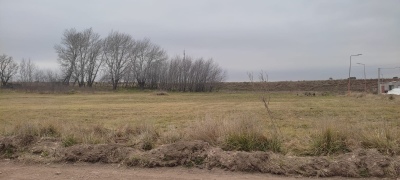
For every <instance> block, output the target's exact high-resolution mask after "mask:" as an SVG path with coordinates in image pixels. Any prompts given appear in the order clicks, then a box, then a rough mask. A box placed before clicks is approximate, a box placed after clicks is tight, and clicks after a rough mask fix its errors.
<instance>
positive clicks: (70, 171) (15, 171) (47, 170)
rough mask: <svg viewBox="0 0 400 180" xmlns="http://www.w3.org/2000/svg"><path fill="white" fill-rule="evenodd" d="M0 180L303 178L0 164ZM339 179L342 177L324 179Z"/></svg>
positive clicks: (215, 171)
mask: <svg viewBox="0 0 400 180" xmlns="http://www.w3.org/2000/svg"><path fill="white" fill-rule="evenodd" d="M0 179H7V180H17V179H18V180H19V179H41V180H42V179H60V180H64V179H69V180H72V179H85V180H88V179H95V180H106V179H107V180H108V179H143V180H149V179H164V180H170V179H171V180H172V179H180V180H185V179H198V180H200V179H221V180H235V179H254V180H257V179H270V180H294V179H296V180H301V179H306V178H295V177H282V176H275V175H270V174H260V173H243V172H230V171H224V170H221V169H213V170H205V169H196V168H184V167H178V168H128V167H126V166H123V165H122V166H118V165H116V164H87V163H75V164H46V165H45V164H26V163H25V164H24V163H17V162H13V161H9V160H8V161H7V160H1V161H0ZM325 179H343V178H325Z"/></svg>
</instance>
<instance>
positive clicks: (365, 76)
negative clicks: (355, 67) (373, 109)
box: [357, 63, 367, 93]
mask: <svg viewBox="0 0 400 180" xmlns="http://www.w3.org/2000/svg"><path fill="white" fill-rule="evenodd" d="M357 64H359V65H363V66H364V89H365V93H367V75H365V64H363V63H357Z"/></svg>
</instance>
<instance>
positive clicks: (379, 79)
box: [378, 68, 382, 94]
mask: <svg viewBox="0 0 400 180" xmlns="http://www.w3.org/2000/svg"><path fill="white" fill-rule="evenodd" d="M381 93H382V92H381V68H378V94H381Z"/></svg>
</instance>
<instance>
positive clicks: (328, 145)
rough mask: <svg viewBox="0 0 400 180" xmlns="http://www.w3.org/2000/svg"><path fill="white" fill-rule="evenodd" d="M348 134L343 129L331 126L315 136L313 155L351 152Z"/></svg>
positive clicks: (312, 146) (312, 148)
mask: <svg viewBox="0 0 400 180" xmlns="http://www.w3.org/2000/svg"><path fill="white" fill-rule="evenodd" d="M348 135H349V134H347V133H346V132H345V131H344V130H343V129H339V128H336V127H334V126H329V127H326V128H324V129H323V130H322V131H321V132H319V133H318V134H316V135H315V136H314V139H313V141H312V145H311V153H312V155H332V154H337V153H345V152H349V151H350V148H349V145H348V138H349V137H348Z"/></svg>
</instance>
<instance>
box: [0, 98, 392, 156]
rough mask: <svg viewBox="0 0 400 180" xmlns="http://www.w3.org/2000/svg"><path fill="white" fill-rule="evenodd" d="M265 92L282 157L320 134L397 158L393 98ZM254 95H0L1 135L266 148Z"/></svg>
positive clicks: (263, 120) (306, 148) (264, 121)
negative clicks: (248, 142)
mask: <svg viewBox="0 0 400 180" xmlns="http://www.w3.org/2000/svg"><path fill="white" fill-rule="evenodd" d="M270 94H271V102H270V105H269V107H270V109H271V111H272V113H273V116H274V117H275V119H276V124H277V126H278V127H279V129H280V131H281V133H282V137H279V142H281V143H282V144H281V148H282V150H281V151H283V152H285V153H291V154H306V153H307V152H310V149H311V148H312V145H313V143H315V141H316V138H318V137H324V136H325V137H326V133H328V134H329V133H331V135H333V136H339V135H338V134H342V135H340V136H344V139H345V141H346V146H348V148H349V150H352V149H354V148H378V149H380V151H382V152H388V153H391V154H393V153H394V154H398V153H399V149H400V148H399V140H398V139H400V135H399V134H400V133H399V132H400V130H399V129H400V128H399V127H400V123H399V121H398V120H399V119H400V113H398V107H399V105H400V98H394V99H392V100H389V98H388V97H387V96H377V95H371V94H366V95H362V96H359V95H356V96H350V97H347V96H333V95H332V96H316V97H305V96H297V95H296V92H293V93H270ZM257 97H258V95H257V94H252V93H229V92H224V93H222V92H221V93H169V95H168V96H154V93H152V92H119V93H111V92H105V93H104V92H103V93H101V94H98V93H95V94H86V93H79V92H78V93H76V94H68V95H67V94H35V93H20V92H12V91H1V92H0V102H1V103H0V115H1V116H0V134H2V135H32V136H40V137H45V136H51V137H56V138H60V139H62V140H63V142H65V144H66V145H73V144H75V143H89V144H98V143H110V142H112V143H125V144H129V145H132V146H140V147H141V148H143V149H151V148H153V147H154V146H157V145H159V144H165V143H170V142H176V141H179V140H181V139H200V140H204V141H207V142H209V143H210V144H213V145H217V146H221V147H226V146H225V145H226V144H224V143H226V142H227V139H229V138H227V137H229V136H230V135H231V137H234V138H233V139H236V140H237V139H242V140H243V139H244V138H247V139H253V140H257V141H258V140H261V141H262V142H265V141H269V140H271V139H274V138H275V137H274V134H273V133H271V132H273V131H271V129H273V124H271V122H270V120H269V116H268V115H267V113H266V111H265V109H264V107H263V104H262V102H261V101H260V100H259V99H258V98H257ZM327 121H332V122H333V123H331V124H333V125H335V126H338V125H341V126H340V127H339V126H338V127H337V128H336V127H334V126H332V127H330V128H329V131H327V129H328V128H326V127H328V126H326V127H325V126H323V124H325V123H326V122H327ZM321 124H322V125H321ZM343 127H346V128H343ZM348 129H350V130H352V131H353V132H352V133H348V132H347V130H348ZM235 133H236V135H232V134H235ZM324 134H325V135H324ZM275 139H276V138H275ZM231 140H232V138H231ZM231 142H232V143H233V144H235V143H237V142H235V141H234V140H232V141H231ZM257 143H258V144H261V143H259V142H257ZM257 143H256V144H257ZM269 143H271V142H269ZM278 146H279V145H278ZM228 149H239V150H240V148H237V147H234V148H233V147H230V148H228ZM256 149H257V148H256ZM269 149H271V148H270V147H269ZM339 153H340V151H339ZM314 154H331V153H330V152H328V153H314Z"/></svg>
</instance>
